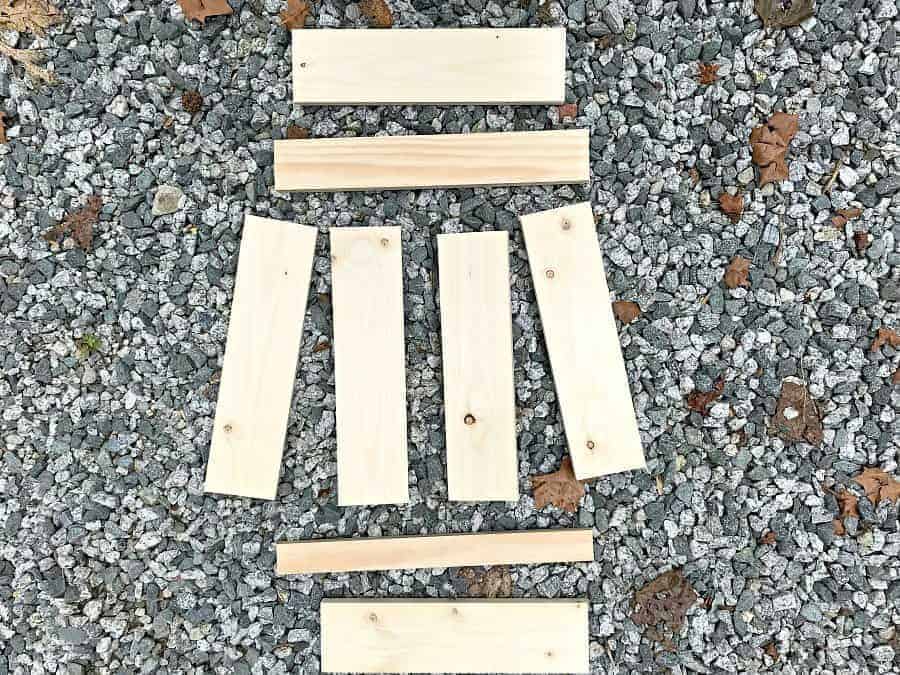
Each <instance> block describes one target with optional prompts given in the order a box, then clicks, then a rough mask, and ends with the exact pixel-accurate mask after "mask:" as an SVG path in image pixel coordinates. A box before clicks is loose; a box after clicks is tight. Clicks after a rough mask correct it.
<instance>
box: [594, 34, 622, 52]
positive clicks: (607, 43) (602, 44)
mask: <svg viewBox="0 0 900 675" xmlns="http://www.w3.org/2000/svg"><path fill="white" fill-rule="evenodd" d="M616 42H618V39H617V36H616V35H614V34H612V33H604V34H603V35H601V36H600V37H598V38H594V45H595V46H596V48H597V49H609V48H610V47H612V46H613V45H614V44H616Z"/></svg>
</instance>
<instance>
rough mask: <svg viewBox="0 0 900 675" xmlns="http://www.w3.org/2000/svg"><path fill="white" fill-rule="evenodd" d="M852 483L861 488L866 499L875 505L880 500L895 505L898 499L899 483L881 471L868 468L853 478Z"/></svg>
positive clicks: (899, 495) (899, 494) (899, 497)
mask: <svg viewBox="0 0 900 675" xmlns="http://www.w3.org/2000/svg"><path fill="white" fill-rule="evenodd" d="M853 481H854V482H855V483H859V485H861V486H862V489H863V490H864V491H865V493H866V497H868V498H869V501H870V502H872V503H873V504H875V505H878V503H879V502H880V501H881V500H882V499H886V500H888V501H889V502H891V503H896V502H897V500H898V499H900V481H898V480H897V479H896V478H894V477H893V476H892V475H891V474H889V473H886V472H885V471H884V470H883V469H878V468H875V467H868V468H867V469H864V470H863V472H862V473H861V474H859V475H858V476H855V477H854V478H853Z"/></svg>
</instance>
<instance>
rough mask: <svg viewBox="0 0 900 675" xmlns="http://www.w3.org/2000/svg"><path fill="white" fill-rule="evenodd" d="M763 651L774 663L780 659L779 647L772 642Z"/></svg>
mask: <svg viewBox="0 0 900 675" xmlns="http://www.w3.org/2000/svg"><path fill="white" fill-rule="evenodd" d="M763 651H764V652H765V653H766V656H768V657H769V658H770V659H772V660H773V661H777V660H778V657H779V654H778V647H777V646H776V645H775V643H774V642H770V643H769V644H767V645H766V646H765V647H763Z"/></svg>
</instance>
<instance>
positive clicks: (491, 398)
mask: <svg viewBox="0 0 900 675" xmlns="http://www.w3.org/2000/svg"><path fill="white" fill-rule="evenodd" d="M508 238H509V237H508V235H507V233H506V232H470V233H466V234H441V235H438V270H439V273H440V294H441V341H442V345H443V350H442V351H443V375H444V420H445V426H446V428H447V483H448V491H449V498H450V499H451V500H455V501H516V500H517V499H518V498H519V478H518V462H517V456H516V454H517V453H516V408H515V385H514V383H513V356H512V318H511V314H512V310H511V308H510V302H509V258H508V253H507V250H508V249H507V242H508Z"/></svg>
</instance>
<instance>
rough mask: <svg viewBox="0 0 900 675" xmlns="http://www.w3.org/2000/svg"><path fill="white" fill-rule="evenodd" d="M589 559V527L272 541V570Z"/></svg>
mask: <svg viewBox="0 0 900 675" xmlns="http://www.w3.org/2000/svg"><path fill="white" fill-rule="evenodd" d="M593 559H594V540H593V534H592V531H591V529H590V528H587V529H577V530H530V531H527V532H491V533H482V532H479V533H475V534H471V533H469V534H442V535H426V536H410V537H378V538H367V539H359V538H354V539H316V540H312V541H302V542H292V543H284V542H282V543H278V544H275V573H276V574H319V573H324V574H327V573H332V572H362V571H373V570H393V569H417V568H427V567H468V566H477V565H524V564H540V563H550V562H565V563H568V562H585V561H592V560H593Z"/></svg>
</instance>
